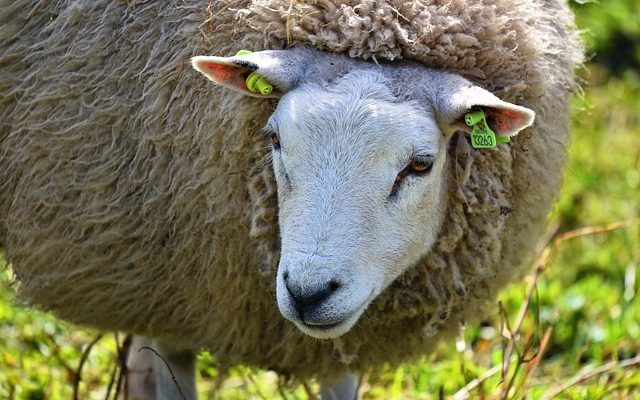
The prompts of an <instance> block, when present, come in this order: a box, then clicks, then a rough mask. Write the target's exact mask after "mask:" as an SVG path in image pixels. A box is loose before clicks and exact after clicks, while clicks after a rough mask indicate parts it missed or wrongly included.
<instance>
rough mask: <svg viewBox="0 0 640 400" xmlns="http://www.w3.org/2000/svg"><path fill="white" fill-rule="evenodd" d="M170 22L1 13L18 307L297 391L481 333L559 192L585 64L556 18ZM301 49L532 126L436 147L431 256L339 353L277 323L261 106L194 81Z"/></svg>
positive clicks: (54, 5)
mask: <svg viewBox="0 0 640 400" xmlns="http://www.w3.org/2000/svg"><path fill="white" fill-rule="evenodd" d="M168 3H169V4H168ZM168 3H167V2H135V1H134V2H124V1H104V0H100V1H74V2H69V1H62V0H58V1H46V2H39V3H38V4H37V5H34V4H33V2H27V1H8V0H0V4H1V8H0V10H1V11H0V26H1V28H0V31H1V33H2V35H0V92H1V93H2V99H1V100H0V129H1V130H0V242H1V243H2V244H3V247H4V250H5V253H6V257H7V259H8V260H9V261H10V262H11V264H12V266H13V268H14V270H15V272H16V275H17V277H18V282H19V284H18V289H19V295H20V297H21V298H22V299H24V300H25V301H27V302H28V303H30V304H34V305H37V306H40V307H42V308H44V309H47V310H51V311H53V312H54V313H56V314H57V315H59V316H60V317H62V318H65V319H67V320H70V321H73V322H76V323H79V324H86V325H91V326H95V327H98V328H102V329H110V330H113V329H118V330H124V331H127V332H134V333H138V334H143V335H147V336H155V337H163V338H165V339H168V340H171V341H173V342H174V343H176V344H177V345H181V346H184V347H187V348H199V347H208V348H209V349H211V351H212V352H214V353H215V354H216V356H217V360H219V361H220V363H221V364H222V365H231V364H234V363H238V362H243V363H248V364H251V365H256V366H260V367H264V368H272V369H274V370H276V371H278V372H280V373H283V374H285V375H289V376H292V377H297V378H304V377H308V376H320V377H322V376H334V375H339V374H342V373H343V372H344V371H345V370H346V369H360V370H362V369H366V368H371V367H375V366H379V365H381V364H382V363H384V362H390V363H397V362H400V361H401V360H407V359H412V358H416V357H419V356H420V355H423V354H425V353H427V352H428V351H429V350H430V349H431V348H432V346H433V345H434V344H435V343H436V341H437V340H439V339H441V338H451V337H453V336H454V335H455V333H456V332H457V331H458V329H459V326H460V324H461V323H462V322H463V321H466V322H473V321H476V320H477V319H478V318H479V317H481V316H483V315H485V313H486V307H487V304H488V303H490V302H491V301H492V299H493V298H494V296H495V294H496V291H497V290H499V289H500V288H501V287H503V286H504V284H505V283H506V282H508V281H510V280H513V279H514V277H517V276H518V275H519V273H520V271H521V268H520V267H521V266H522V265H523V263H524V262H525V261H527V259H528V258H529V257H530V256H531V253H532V250H533V248H534V246H535V244H536V241H537V238H538V236H539V234H540V231H541V228H542V225H543V223H544V220H545V216H546V214H547V212H548V211H549V208H550V205H551V204H552V202H553V200H554V199H555V197H556V196H557V193H558V189H559V185H560V179H561V174H562V166H563V163H564V160H565V148H566V144H567V130H568V127H567V126H568V114H569V98H570V96H571V93H572V91H573V90H574V89H575V87H576V85H575V78H574V69H575V67H576V65H578V64H579V63H580V61H581V48H580V45H579V42H578V40H577V37H576V33H575V31H574V28H573V22H572V17H571V14H570V12H569V9H568V7H567V5H566V4H565V2H564V1H562V0H528V1H522V0H466V1H463V0H446V1H445V0H428V1H393V0H389V1H373V0H368V1H361V2H352V1H349V2H337V1H331V0H316V1H313V0H309V1H295V2H294V1H283V0H260V1H258V0H256V1H246V0H244V1H233V2H228V1H211V2H208V3H207V2H204V1H193V0H186V1H182V0H181V1H171V2H168ZM298 45H309V46H313V47H316V48H319V49H324V50H328V51H332V52H336V53H344V54H346V55H349V56H351V57H356V58H361V59H367V60H372V62H373V61H382V60H401V59H412V60H417V61H419V62H422V63H424V64H425V65H427V66H429V67H433V68H438V69H445V70H448V71H450V72H454V73H458V74H460V75H462V76H464V77H466V78H468V79H470V80H472V81H473V82H475V83H476V84H478V85H480V86H482V87H483V88H485V89H488V90H490V91H491V92H493V93H495V94H496V95H498V96H499V97H501V98H502V99H504V100H506V101H510V102H513V103H516V104H520V105H523V106H526V107H528V108H531V109H533V110H534V111H535V112H536V115H537V118H536V123H535V125H534V126H533V127H532V128H530V129H528V130H526V131H524V132H522V133H520V135H518V137H517V138H516V139H515V140H513V141H512V143H511V144H510V145H508V146H499V147H498V148H496V149H492V150H482V151H480V150H474V149H472V148H471V147H470V145H469V143H468V139H467V138H465V137H464V136H462V135H459V136H458V137H457V138H453V139H452V141H451V145H450V148H449V150H448V161H447V165H446V169H447V180H448V184H447V186H448V191H447V193H446V199H444V201H446V203H447V207H448V208H447V214H446V219H445V222H444V225H443V226H442V229H441V233H440V236H439V239H438V241H437V243H436V244H435V245H434V247H433V250H432V251H431V253H430V254H429V255H428V256H427V257H425V258H424V260H422V261H421V262H420V263H419V264H418V265H416V266H415V267H414V268H412V269H410V270H409V271H407V272H406V273H405V274H404V275H402V276H401V277H400V278H399V279H398V280H397V281H396V282H394V283H393V284H392V286H391V287H389V288H388V289H387V290H386V291H385V292H384V293H383V294H382V295H381V296H380V297H379V298H378V299H376V300H375V301H374V303H373V304H372V305H371V306H370V307H369V309H368V310H367V312H366V314H365V315H364V316H363V317H362V318H361V320H360V322H359V323H358V324H357V325H356V326H355V328H354V329H353V330H352V331H350V332H349V333H348V334H347V335H345V336H343V337H342V338H340V339H339V340H335V341H318V340H315V339H312V338H310V337H307V336H304V335H303V334H301V333H300V332H299V331H298V330H297V329H296V328H295V327H294V326H293V325H292V324H290V323H288V322H286V321H285V320H284V319H283V318H282V317H281V316H280V314H279V312H278V309H277V306H276V300H275V293H274V276H275V270H276V265H277V259H278V247H279V243H278V227H277V202H276V187H275V183H274V178H273V175H272V171H271V167H270V165H269V163H268V162H265V156H266V150H265V148H266V143H265V139H263V138H262V135H261V134H260V133H259V129H260V128H261V127H262V125H263V124H264V123H265V122H266V119H267V117H268V115H269V113H270V112H271V110H273V107H274V103H273V102H272V100H261V99H253V98H246V97H243V96H241V95H238V94H234V93H232V92H230V91H228V90H226V89H223V88H216V87H212V85H209V84H207V82H205V80H204V79H201V78H200V77H199V76H198V75H197V73H196V72H195V71H193V70H192V69H191V67H190V65H189V59H190V57H191V56H194V55H200V54H212V55H231V54H234V53H235V52H236V51H237V50H239V49H242V48H247V49H252V50H255V51H257V50H263V49H281V48H285V47H287V46H298ZM311 360H313V362H310V361H311Z"/></svg>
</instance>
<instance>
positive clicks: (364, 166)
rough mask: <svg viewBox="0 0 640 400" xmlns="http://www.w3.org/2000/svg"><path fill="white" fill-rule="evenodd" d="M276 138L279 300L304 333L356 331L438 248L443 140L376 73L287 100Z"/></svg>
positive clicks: (270, 128) (271, 129) (429, 120)
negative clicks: (372, 306)
mask: <svg viewBox="0 0 640 400" xmlns="http://www.w3.org/2000/svg"><path fill="white" fill-rule="evenodd" d="M265 131H266V132H267V133H268V134H270V135H271V136H272V138H274V148H273V167H274V171H275V175H276V179H277V183H278V194H279V196H278V197H279V217H280V232H281V238H282V251H281V260H280V266H279V269H278V278H277V279H278V280H277V298H278V306H279V307H280V311H281V312H282V314H283V315H284V316H285V317H286V318H288V319H290V320H291V321H293V322H294V323H295V324H296V325H297V326H298V327H299V328H300V329H301V330H302V331H303V332H305V333H307V334H309V335H311V336H314V337H318V338H331V337H336V336H340V335H342V334H344V333H345V332H347V331H348V330H349V329H350V328H351V327H352V326H353V325H354V324H355V323H356V321H357V320H358V318H359V317H360V315H361V314H362V313H363V312H364V310H365V309H366V308H367V306H368V305H369V303H370V302H371V301H372V300H373V299H374V298H375V297H376V296H378V295H379V294H380V293H381V292H382V290H383V289H384V288H386V287H387V286H388V285H389V284H390V283H391V282H392V281H393V280H394V279H395V278H396V277H397V276H398V275H399V274H400V273H402V272H403V271H404V270H405V269H407V268H408V267H410V266H411V265H413V264H415V263H416V262H417V261H418V260H419V259H420V257H422V256H423V255H424V254H426V252H427V251H428V250H429V248H430V247H431V245H432V244H433V242H434V241H435V239H436V235H437V232H438V228H439V227H440V222H441V220H442V214H443V202H442V201H441V200H440V199H441V194H442V193H441V192H442V181H443V176H442V175H443V174H442V171H443V166H444V160H445V157H444V151H445V150H444V145H445V143H446V140H445V137H444V136H443V135H442V133H441V131H440V129H439V128H438V126H437V125H436V123H435V120H434V118H433V116H432V115H430V113H428V112H427V110H426V108H424V107H419V105H417V104H415V103H414V102H398V101H397V99H396V98H395V97H394V96H393V95H392V94H391V93H390V92H389V89H388V88H387V87H386V86H385V80H384V77H383V76H382V75H380V74H376V73H375V72H367V71H356V72H353V73H350V74H348V75H346V76H345V77H343V78H342V79H340V80H339V82H338V83H337V84H336V85H335V86H333V87H330V88H326V87H322V86H319V85H315V84H310V85H303V86H301V87H300V88H298V89H296V90H293V91H291V92H290V93H287V94H286V95H285V96H284V97H283V98H282V99H281V100H280V103H279V105H278V107H277V109H276V111H275V113H274V114H273V116H272V117H271V119H270V120H269V123H268V125H267V128H266V129H265Z"/></svg>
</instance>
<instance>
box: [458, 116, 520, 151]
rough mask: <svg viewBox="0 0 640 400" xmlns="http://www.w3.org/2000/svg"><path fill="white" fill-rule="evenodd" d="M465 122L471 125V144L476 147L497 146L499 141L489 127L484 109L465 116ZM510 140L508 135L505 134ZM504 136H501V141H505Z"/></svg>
mask: <svg viewBox="0 0 640 400" xmlns="http://www.w3.org/2000/svg"><path fill="white" fill-rule="evenodd" d="M464 122H465V123H466V124H467V125H469V126H471V127H472V128H471V145H472V146H473V148H474V149H488V148H492V147H496V145H497V144H498V141H497V140H496V133H495V132H494V131H492V130H491V128H489V125H487V120H486V118H485V116H484V111H482V110H478V111H474V112H471V113H469V114H467V115H465V116H464ZM504 137H506V138H507V142H508V141H509V140H508V139H509V137H508V136H504ZM502 138H503V136H501V137H500V142H501V143H503V140H504V139H502Z"/></svg>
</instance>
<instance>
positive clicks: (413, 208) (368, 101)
mask: <svg viewBox="0 0 640 400" xmlns="http://www.w3.org/2000/svg"><path fill="white" fill-rule="evenodd" d="M193 65H194V67H195V68H196V69H197V70H198V71H200V72H202V73H203V74H204V75H205V76H207V77H208V78H209V79H211V80H212V81H214V82H215V83H217V84H220V85H223V86H226V87H229V88H232V89H234V90H236V91H239V92H242V93H245V94H247V95H251V96H254V97H261V95H260V94H256V93H252V92H250V91H249V89H248V88H247V86H246V84H245V79H246V77H247V75H248V74H249V73H250V72H252V71H257V72H258V73H259V74H261V75H262V76H264V77H266V78H267V79H268V80H269V81H270V82H271V83H272V84H273V85H274V90H273V92H271V93H270V94H268V95H267V96H263V97H279V98H280V102H279V103H278V106H277V108H276V110H275V112H274V113H273V115H272V116H271V117H270V119H269V121H268V123H267V125H266V127H265V129H264V131H265V133H266V134H267V135H269V136H270V137H271V138H272V140H273V150H272V156H273V169H274V172H275V176H276V180H277V186H278V203H279V223H280V235H281V245H282V247H281V257H280V265H279V267H278V274H277V300H278V307H279V309H280V312H281V313H282V315H283V316H284V317H285V318H287V319H289V320H291V321H292V322H293V323H295V325H296V326H297V327H298V328H299V329H300V330H301V331H303V332H304V333H306V334H308V335H311V336H313V337H316V338H320V339H329V338H335V337H338V336H340V335H343V334H345V333H346V332H348V331H349V330H350V329H351V328H352V327H353V325H354V324H355V323H356V322H357V321H358V319H359V317H360V316H361V315H362V314H363V313H364V311H365V310H366V309H367V306H368V305H369V304H370V303H371V301H372V300H373V299H375V298H376V297H377V296H378V295H379V294H380V293H381V292H382V291H383V290H384V289H385V288H386V287H387V286H389V284H390V283H391V282H392V281H393V280H394V279H395V278H397V277H398V276H399V275H400V274H401V273H402V272H404V271H405V270H406V269H407V268H409V267H411V266H413V265H415V264H416V263H417V262H418V261H419V260H420V258H421V257H423V256H424V255H425V254H427V253H428V252H429V250H430V248H431V246H432V245H433V243H434V242H435V240H436V238H437V234H438V232H439V229H440V226H441V223H442V220H443V218H444V212H445V210H446V202H445V200H444V195H443V193H444V184H445V181H446V180H445V176H444V173H445V163H446V154H447V152H446V148H447V144H448V142H449V139H450V138H451V136H452V133H453V132H455V131H459V130H463V131H468V130H469V127H468V126H466V125H465V124H464V122H462V121H463V120H464V115H465V113H467V112H469V111H471V110H476V109H483V110H484V111H485V113H486V114H487V115H489V117H490V119H491V121H492V122H493V126H492V128H493V129H494V130H495V131H496V133H497V134H499V135H513V134H515V133H517V132H518V131H519V130H521V129H523V128H525V127H527V126H529V125H530V124H531V123H532V122H533V116H534V114H533V112H532V111H531V110H528V109H526V108H523V107H520V106H516V105H512V104H509V103H505V102H503V101H501V100H500V99H498V98H497V97H495V96H494V95H492V94H491V93H489V92H487V91H485V90H483V89H480V88H478V87H476V86H474V85H472V84H471V83H469V82H468V81H466V80H465V79H463V78H461V77H459V76H456V75H452V74H448V73H444V72H438V71H434V70H429V69H426V68H424V67H422V66H419V65H416V64H410V65H398V64H394V65H385V66H377V65H375V64H371V63H365V62H361V61H354V60H351V59H348V58H346V57H342V56H338V55H333V54H326V53H321V52H318V51H315V50H310V49H294V50H284V51H265V52H259V53H253V54H250V55H248V56H242V57H228V58H223V57H195V58H194V59H193Z"/></svg>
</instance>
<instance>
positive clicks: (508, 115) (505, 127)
mask: <svg viewBox="0 0 640 400" xmlns="http://www.w3.org/2000/svg"><path fill="white" fill-rule="evenodd" d="M523 119H524V117H523V116H522V114H520V113H519V112H517V111H513V110H508V109H495V108H494V109H492V112H491V114H490V123H489V125H490V126H492V127H493V128H494V129H496V130H497V131H498V133H508V134H511V133H514V132H515V131H517V130H518V128H520V127H521V126H522V125H523Z"/></svg>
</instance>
